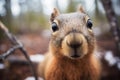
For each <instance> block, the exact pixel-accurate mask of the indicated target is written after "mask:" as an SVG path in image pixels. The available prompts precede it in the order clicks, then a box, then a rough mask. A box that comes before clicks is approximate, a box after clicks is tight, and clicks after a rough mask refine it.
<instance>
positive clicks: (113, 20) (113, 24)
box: [101, 0, 120, 57]
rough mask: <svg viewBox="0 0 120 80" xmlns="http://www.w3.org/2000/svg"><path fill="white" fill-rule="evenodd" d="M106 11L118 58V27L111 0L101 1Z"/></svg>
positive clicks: (119, 34)
mask: <svg viewBox="0 0 120 80" xmlns="http://www.w3.org/2000/svg"><path fill="white" fill-rule="evenodd" d="M101 2H102V4H103V7H104V9H105V11H106V16H107V19H108V21H109V23H110V27H111V31H112V33H113V36H114V40H115V42H116V49H117V54H116V55H117V56H119V57H120V27H119V26H118V22H117V18H116V14H115V12H114V9H113V6H112V2H111V0H101Z"/></svg>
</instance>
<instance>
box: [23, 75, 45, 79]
mask: <svg viewBox="0 0 120 80" xmlns="http://www.w3.org/2000/svg"><path fill="white" fill-rule="evenodd" d="M25 80H35V78H34V77H32V76H30V77H27V78H26V79H25ZM38 80H44V79H43V78H40V77H39V78H38Z"/></svg>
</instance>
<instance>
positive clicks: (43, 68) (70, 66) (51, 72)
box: [38, 7, 100, 80]
mask: <svg viewBox="0 0 120 80" xmlns="http://www.w3.org/2000/svg"><path fill="white" fill-rule="evenodd" d="M79 10H80V11H79V12H75V13H70V14H58V13H59V12H58V10H56V9H54V12H53V13H52V15H51V19H50V20H51V23H52V22H56V24H57V25H58V27H59V30H57V31H55V32H53V33H52V36H51V40H50V44H49V51H48V53H47V54H46V58H45V60H44V61H43V62H42V63H40V64H39V66H38V73H39V74H40V76H42V77H43V78H44V79H45V80H99V77H100V65H99V61H98V60H97V58H96V56H95V55H94V50H95V46H96V44H95V43H96V42H95V38H94V34H93V32H92V30H91V29H88V28H87V27H86V21H87V20H88V18H89V17H88V15H87V14H85V12H84V11H83V8H81V7H80V9H79ZM73 44H81V45H80V46H79V47H77V48H71V46H70V45H73ZM75 54H76V55H78V56H79V58H73V57H71V56H73V55H75Z"/></svg>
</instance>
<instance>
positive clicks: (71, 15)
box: [56, 12, 86, 21]
mask: <svg viewBox="0 0 120 80" xmlns="http://www.w3.org/2000/svg"><path fill="white" fill-rule="evenodd" d="M85 16H86V14H83V13H78V12H76V13H68V14H60V15H59V16H57V17H56V19H57V20H59V21H66V20H67V21H69V20H74V19H78V20H83V19H84V18H85Z"/></svg>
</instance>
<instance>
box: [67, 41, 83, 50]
mask: <svg viewBox="0 0 120 80" xmlns="http://www.w3.org/2000/svg"><path fill="white" fill-rule="evenodd" d="M81 44H82V43H68V42H67V45H68V46H70V47H71V48H74V49H75V48H79V47H80V46H81Z"/></svg>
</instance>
